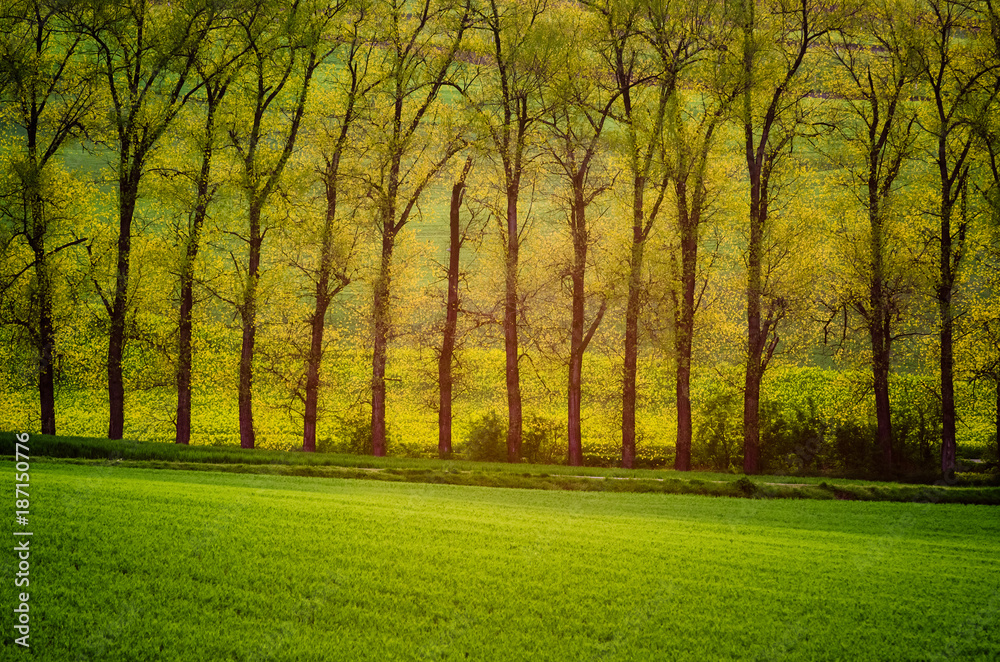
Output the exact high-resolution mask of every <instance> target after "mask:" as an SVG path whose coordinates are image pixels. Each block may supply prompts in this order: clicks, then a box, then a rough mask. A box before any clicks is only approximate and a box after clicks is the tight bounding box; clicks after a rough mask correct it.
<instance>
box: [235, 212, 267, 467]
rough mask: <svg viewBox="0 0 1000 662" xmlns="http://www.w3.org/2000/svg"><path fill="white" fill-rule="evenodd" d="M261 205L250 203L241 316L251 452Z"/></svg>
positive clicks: (243, 422) (243, 411)
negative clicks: (246, 261)
mask: <svg viewBox="0 0 1000 662" xmlns="http://www.w3.org/2000/svg"><path fill="white" fill-rule="evenodd" d="M260 214H261V201H260V200H254V201H252V202H251V203H250V209H249V216H250V254H249V262H248V264H247V280H246V284H245V286H244V289H243V302H242V304H241V307H240V315H241V317H242V322H243V343H242V347H241V350H240V382H239V398H238V399H239V410H240V414H239V415H240V447H241V448H254V447H255V446H256V442H257V434H256V432H255V430H254V424H253V359H254V347H255V345H256V341H257V284H258V281H259V279H260V254H261V246H262V245H263V243H264V236H263V234H262V233H261V227H260Z"/></svg>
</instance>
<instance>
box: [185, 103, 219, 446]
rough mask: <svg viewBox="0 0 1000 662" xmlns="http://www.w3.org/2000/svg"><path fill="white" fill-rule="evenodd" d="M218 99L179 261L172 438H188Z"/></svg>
mask: <svg viewBox="0 0 1000 662" xmlns="http://www.w3.org/2000/svg"><path fill="white" fill-rule="evenodd" d="M216 102H217V99H216V98H215V97H214V96H213V94H212V93H211V92H210V93H209V103H208V108H207V110H206V116H205V141H206V142H205V149H204V151H203V152H202V157H201V170H200V171H199V173H198V197H197V203H196V204H195V209H194V217H193V218H192V219H191V226H190V228H189V231H188V240H187V246H186V250H185V253H184V261H183V263H182V264H181V273H180V281H181V283H180V285H181V297H180V298H181V301H180V319H179V321H178V325H177V326H178V357H177V424H176V432H175V442H176V443H178V444H189V443H190V442H191V370H192V367H193V359H192V342H191V331H192V323H191V311H192V309H193V308H194V263H195V259H197V257H198V250H199V248H200V242H201V228H202V226H203V225H204V223H205V217H206V216H207V215H208V201H209V200H208V199H209V177H210V175H211V172H212V152H213V149H212V134H213V132H214V126H215V108H216Z"/></svg>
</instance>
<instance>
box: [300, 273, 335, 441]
mask: <svg viewBox="0 0 1000 662" xmlns="http://www.w3.org/2000/svg"><path fill="white" fill-rule="evenodd" d="M327 278H329V276H327ZM327 287H328V284H327V283H326V282H324V278H323V275H322V274H321V276H320V279H319V282H317V283H316V307H315V309H314V310H313V314H312V317H311V318H310V320H309V356H308V357H307V359H306V408H305V415H304V417H303V425H302V450H303V452H306V453H312V452H315V450H316V420H317V409H318V408H319V370H320V365H321V363H322V360H323V332H324V328H325V326H326V323H325V321H326V311H327V308H328V307H329V305H330V296H329V294H328V291H327Z"/></svg>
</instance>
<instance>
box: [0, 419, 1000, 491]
mask: <svg viewBox="0 0 1000 662" xmlns="http://www.w3.org/2000/svg"><path fill="white" fill-rule="evenodd" d="M30 447H31V457H32V458H33V461H36V462H38V461H43V462H44V461H46V460H47V459H50V458H59V460H58V461H60V462H63V463H67V462H68V463H76V464H85V465H87V464H98V465H112V464H113V465H119V466H122V467H132V468H152V469H173V470H188V471H214V472H224V473H249V474H258V475H279V476H313V477H325V478H353V479H364V480H378V481H389V482H410V483H432V484H447V485H470V486H481V487H508V488H521V489H539V490H570V491H580V492H655V493H661V494H700V495H707V496H729V497H747V498H772V499H773V498H782V499H842V500H858V501H900V502H927V503H966V504H984V505H1000V487H998V486H997V477H996V475H993V474H969V475H967V476H964V477H963V478H962V480H961V481H960V482H959V483H958V484H957V485H954V486H944V485H933V486H931V485H919V484H916V485H914V484H901V483H892V482H878V481H870V480H846V479H831V478H824V477H815V476H756V477H754V478H753V480H751V479H749V478H745V477H742V476H737V475H734V474H725V473H712V472H701V471H693V472H678V471H666V470H650V469H647V470H642V469H637V470H626V469H606V468H595V467H569V466H564V465H547V464H545V465H543V464H534V465H533V464H506V463H495V462H473V461H462V460H430V459H420V458H398V457H372V456H365V455H344V454H335V453H300V452H288V451H273V450H264V449H241V448H217V447H205V446H182V445H177V444H171V443H163V442H140V441H132V440H120V441H112V440H109V439H94V438H86V437H50V436H47V435H32V437H31V441H30ZM13 454H14V435H13V434H11V433H3V432H0V455H6V456H8V457H12V456H13Z"/></svg>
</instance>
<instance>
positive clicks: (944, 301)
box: [937, 138, 956, 480]
mask: <svg viewBox="0 0 1000 662" xmlns="http://www.w3.org/2000/svg"><path fill="white" fill-rule="evenodd" d="M946 149H947V148H946V145H945V142H944V138H941V139H940V150H939V151H940V154H941V156H940V157H939V159H940V160H939V163H941V164H946V160H945V158H946V157H945V156H944V154H945V151H946ZM941 170H942V177H941V182H942V186H941V189H942V190H941V252H940V263H939V268H940V275H939V281H938V288H937V299H938V311H939V313H940V319H941V334H940V367H941V473H942V475H943V476H944V478H945V479H946V480H948V479H950V478H951V477H952V476H954V473H955V451H956V445H955V382H954V363H955V360H954V350H953V344H954V316H953V313H952V303H951V302H952V295H953V292H954V286H955V274H954V273H953V269H952V259H953V255H952V236H951V233H952V229H951V215H952V211H953V209H954V206H953V204H952V200H953V197H952V195H953V194H952V187H951V182H950V180H949V178H948V177H947V176H946V173H947V170H946V167H945V166H942V169H941Z"/></svg>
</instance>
